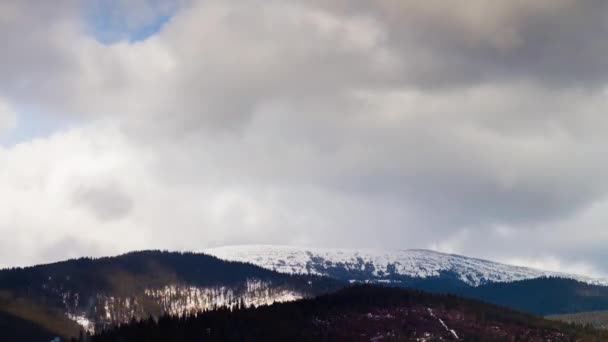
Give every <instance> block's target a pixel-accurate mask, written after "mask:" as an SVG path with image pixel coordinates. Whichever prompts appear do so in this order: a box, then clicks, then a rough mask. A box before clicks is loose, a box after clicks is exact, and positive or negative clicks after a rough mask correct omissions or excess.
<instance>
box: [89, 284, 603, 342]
mask: <svg viewBox="0 0 608 342" xmlns="http://www.w3.org/2000/svg"><path fill="white" fill-rule="evenodd" d="M201 338H202V339H203V340H204V341H383V340H390V341H436V340H447V341H450V340H462V341H606V340H608V332H602V331H597V330H594V329H591V328H582V327H578V326H572V325H567V324H564V323H561V322H553V321H549V320H545V319H543V318H541V317H537V316H533V315H530V314H525V313H520V312H516V311H512V310H510V309H506V308H503V307H498V306H494V305H491V304H485V303H482V302H479V301H476V300H467V299H463V298H459V297H455V296H450V295H439V294H429V293H425V292H420V291H417V290H408V289H398V288H385V287H376V286H356V287H352V288H347V289H344V290H341V291H339V292H338V293H335V294H330V295H324V296H320V297H318V298H315V299H309V300H302V301H297V302H291V303H281V304H275V305H272V306H267V307H260V308H257V309H256V308H241V307H236V308H233V310H230V309H227V308H222V309H219V310H216V311H212V312H204V313H200V314H198V315H188V316H187V317H181V318H178V317H168V316H167V317H162V318H160V319H159V320H158V321H156V320H153V319H148V320H143V321H140V322H132V323H131V324H128V325H123V326H121V327H118V328H116V329H113V330H109V331H105V332H101V333H100V334H98V335H96V336H93V337H92V339H91V341H93V342H118V341H121V342H127V341H149V342H155V341H163V342H164V341H174V342H194V341H200V340H201Z"/></svg>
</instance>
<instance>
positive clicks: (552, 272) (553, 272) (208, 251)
mask: <svg viewBox="0 0 608 342" xmlns="http://www.w3.org/2000/svg"><path fill="white" fill-rule="evenodd" d="M231 248H232V249H237V250H238V249H242V248H253V249H254V250H259V249H260V248H269V249H274V250H277V249H289V250H292V251H302V252H308V251H313V252H329V251H337V252H339V253H345V252H346V253H348V252H352V253H354V254H356V255H358V254H360V253H361V254H366V253H368V254H369V253H372V252H375V253H380V252H381V253H388V254H385V255H390V253H391V252H410V251H415V252H424V253H434V254H440V255H445V256H452V257H458V258H464V259H468V260H477V261H481V262H484V263H491V264H499V265H504V266H509V267H513V268H522V269H527V270H533V271H540V272H546V273H547V274H545V275H543V276H541V278H543V277H548V278H552V277H557V278H560V276H564V279H572V280H576V281H579V282H587V281H599V282H605V283H606V284H608V278H607V277H598V276H593V275H587V274H580V273H569V272H562V271H560V270H558V269H541V268H537V267H533V266H526V265H518V264H514V263H508V262H502V261H496V260H489V259H483V258H477V257H474V256H467V255H463V254H458V253H446V252H441V251H437V250H432V249H421V248H397V249H393V248H389V249H378V248H331V247H312V246H308V247H307V246H295V245H264V244H257V245H254V244H251V245H224V246H215V247H209V248H205V249H203V250H168V249H141V250H131V251H126V252H121V253H117V254H107V255H97V256H93V255H82V256H78V257H72V258H68V259H60V260H49V261H47V262H44V263H39V264H29V265H13V266H6V267H5V266H0V271H3V270H10V269H13V268H21V269H26V268H32V267H40V266H46V265H52V264H57V263H63V262H68V261H73V260H79V259H90V260H98V259H111V258H119V257H122V256H127V255H131V254H137V253H146V252H159V253H169V254H171V253H189V254H199V255H206V256H211V257H215V258H218V259H220V260H224V261H230V262H246V263H252V264H253V265H256V266H259V265H257V264H256V263H253V262H251V261H249V260H248V261H239V260H237V259H230V258H224V257H222V256H220V255H216V254H213V252H217V251H218V250H221V249H231ZM260 267H262V268H267V267H264V266H260ZM573 276H574V277H576V278H572V277H573ZM531 279H534V278H531ZM590 284H592V283H590Z"/></svg>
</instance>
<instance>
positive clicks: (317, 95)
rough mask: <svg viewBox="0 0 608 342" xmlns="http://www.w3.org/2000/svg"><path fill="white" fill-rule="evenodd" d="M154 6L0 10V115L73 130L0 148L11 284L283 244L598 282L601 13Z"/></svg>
mask: <svg viewBox="0 0 608 342" xmlns="http://www.w3.org/2000/svg"><path fill="white" fill-rule="evenodd" d="M167 4H168V3H167V2H155V1H152V2H150V1H138V2H121V1H112V2H107V3H106V2H104V4H103V6H102V7H103V8H101V9H99V8H97V7H95V6H100V3H96V4H94V5H91V6H93V7H83V6H82V5H80V4H77V3H76V2H73V1H60V2H57V4H54V6H48V7H47V6H46V5H39V4H38V3H37V2H33V1H23V2H19V3H16V2H14V3H10V2H8V3H6V4H5V3H3V4H2V5H0V6H2V8H0V13H2V16H0V27H1V28H2V30H0V38H2V40H3V41H4V42H6V53H4V54H2V55H1V56H0V72H1V73H2V74H3V79H2V80H0V96H2V98H3V99H6V103H10V104H11V106H12V108H19V109H20V111H21V108H25V109H27V110H31V111H35V112H37V113H44V114H45V115H46V116H48V117H49V118H50V119H49V120H56V121H58V122H62V123H65V122H67V123H69V124H65V125H60V126H58V127H60V128H58V129H57V131H56V132H54V133H53V134H50V135H47V136H40V137H35V138H31V139H30V138H27V139H26V140H24V141H20V142H18V143H15V144H12V145H10V146H5V147H0V187H1V188H2V189H3V196H2V198H0V207H3V208H6V210H3V211H2V212H0V230H1V231H2V232H6V234H11V236H14V237H15V238H14V241H13V244H14V246H16V247H8V246H6V248H8V251H15V252H14V253H12V252H11V253H6V255H0V263H2V264H5V265H8V264H15V263H17V264H23V263H31V262H40V261H45V260H48V259H53V258H57V259H59V258H61V257H65V256H72V255H74V254H77V253H82V252H83V251H84V252H86V250H87V248H88V247H87V246H94V247H91V254H98V253H99V254H108V253H113V252H116V251H126V250H130V249H142V248H168V249H193V250H198V249H202V248H204V247H207V246H211V245H219V244H232V243H284V244H308V245H317V246H340V247H387V248H403V247H432V248H436V249H442V250H449V251H452V252H459V253H464V254H470V255H474V256H481V257H488V258H496V259H500V260H526V261H527V262H530V263H533V262H535V261H534V260H541V261H542V260H552V262H553V261H555V262H553V263H552V265H553V266H555V265H558V266H560V265H566V263H563V262H562V261H561V260H568V259H569V258H571V257H572V255H576V253H582V251H587V252H586V253H585V254H584V255H585V256H584V258H582V259H581V260H577V265H578V264H580V265H586V266H585V268H584V269H581V271H584V272H598V273H601V272H603V273H605V272H606V271H605V270H606V269H608V268H607V267H608V265H605V264H603V263H602V261H601V260H603V259H602V257H603V256H602V252H601V251H602V250H603V248H602V244H601V243H599V242H598V241H601V242H606V241H608V240H607V239H608V237H606V236H604V235H605V234H603V233H601V229H600V227H601V226H602V224H603V223H604V222H606V218H605V217H604V215H601V210H599V209H597V206H598V205H601V203H604V202H605V197H606V194H607V192H608V182H606V181H605V180H603V179H604V178H605V177H603V174H604V173H605V172H604V171H605V170H606V169H607V167H608V164H607V162H605V158H603V154H604V152H605V151H604V150H605V148H604V147H605V145H606V142H607V141H606V140H607V139H606V135H605V132H606V129H607V128H608V119H607V118H606V117H605V115H604V114H603V113H604V112H605V110H604V108H605V107H606V101H607V97H606V96H607V93H606V87H605V84H606V78H607V76H608V75H606V73H605V70H608V69H606V68H605V58H602V56H604V55H605V52H606V51H605V49H606V44H605V42H604V39H603V38H602V37H603V36H604V35H605V34H606V30H607V29H608V26H607V25H606V22H605V19H604V18H603V17H602V15H601V13H604V7H605V5H604V3H603V2H599V1H588V2H577V1H570V0H559V1H537V2H534V3H530V2H528V1H511V2H508V3H504V4H499V5H496V4H492V6H490V5H489V4H488V3H487V2H485V1H481V0H480V1H477V0H469V1H466V2H464V3H463V4H461V5H460V6H458V7H457V8H454V7H453V6H451V7H449V8H448V7H446V6H445V4H444V3H443V2H439V1H426V2H424V3H421V2H419V1H392V0H380V1H376V2H373V3H372V2H367V1H334V2H331V3H328V2H325V1H323V2H319V1H306V2H304V1H298V0H292V1H264V2H262V1H251V2H237V1H213V0H210V1H186V2H181V1H180V2H176V3H171V4H168V5H167ZM91 15H93V16H97V17H93V18H92V17H91ZM159 18H160V19H162V25H160V24H159V23H160V22H159ZM100 22H101V23H105V24H104V25H101V26H99V25H98V24H99V23H100ZM96 25H97V26H96ZM91 27H93V30H92V29H91ZM150 27H153V29H150V30H147V31H146V34H145V35H142V36H139V37H138V38H137V39H133V32H136V31H137V32H139V30H141V29H142V28H150ZM96 30H97V31H96ZM99 30H101V31H99ZM104 30H105V31H104ZM104 32H105V33H104ZM100 34H101V35H102V36H100ZM103 34H107V35H108V36H106V37H105V38H104V37H103ZM110 36H111V39H106V38H107V37H110ZM24 42H26V43H24ZM3 117H9V118H10V117H11V115H8V116H7V115H6V114H5V115H2V112H1V111H0V127H2V124H1V123H2V122H7V121H2V120H3V119H2V118H3ZM5 126H6V125H5ZM31 212H36V213H37V215H31ZM496 227H500V228H499V229H498V228H496ZM575 228H576V229H578V230H582V231H584V232H585V234H582V235H580V234H579V235H577V238H576V239H572V238H571V236H572V235H573V234H574V229H575ZM117 235H120V236H121V239H120V241H118V242H116V241H115V240H116V239H115V236H117ZM33 237H36V238H35V239H34V238H33ZM66 241H67V242H66ZM479 241H484V243H483V244H481V243H479ZM72 244H73V245H74V248H73V249H72V250H70V248H69V247H67V249H66V250H64V248H63V247H64V246H70V245H72ZM53 246H59V247H53ZM17 250H19V252H17ZM25 251H27V252H25ZM581 255H583V254H581ZM560 267H561V266H560ZM564 267H566V266H564Z"/></svg>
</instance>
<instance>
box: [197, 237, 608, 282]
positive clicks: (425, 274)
mask: <svg viewBox="0 0 608 342" xmlns="http://www.w3.org/2000/svg"><path fill="white" fill-rule="evenodd" d="M203 252H204V253H206V254H210V255H214V256H216V257H218V258H221V259H225V260H231V261H241V262H250V263H252V264H255V265H258V266H260V267H264V268H267V269H271V270H275V271H278V272H282V273H302V274H317V275H331V274H330V272H329V270H330V269H332V268H333V269H335V268H336V267H337V268H340V269H341V270H343V271H344V272H346V273H347V274H349V276H351V278H350V279H352V280H355V281H367V280H370V281H376V282H382V281H390V279H391V276H393V277H394V276H395V275H397V276H406V277H412V278H430V277H438V276H440V275H441V274H442V273H454V274H456V275H457V276H458V277H459V278H460V280H462V281H463V282H465V283H467V284H469V285H472V286H479V285H483V284H486V283H491V282H511V281H518V280H525V279H533V278H539V277H544V276H553V277H561V278H569V279H576V280H578V281H581V282H585V283H589V284H594V285H605V286H608V280H606V279H596V278H590V277H585V276H578V275H572V274H566V273H559V272H550V271H542V270H537V269H533V268H527V267H520V266H512V265H506V264H501V263H497V262H492V261H488V260H482V259H475V258H469V257H465V256H460V255H454V254H445V253H440V252H435V251H430V250H422V249H402V250H370V249H364V250H349V249H321V248H300V247H290V246H265V245H244V246H226V247H218V248H210V249H206V250H204V251H203ZM362 276H363V277H365V278H366V279H363V278H361V277H362ZM350 279H349V280H350Z"/></svg>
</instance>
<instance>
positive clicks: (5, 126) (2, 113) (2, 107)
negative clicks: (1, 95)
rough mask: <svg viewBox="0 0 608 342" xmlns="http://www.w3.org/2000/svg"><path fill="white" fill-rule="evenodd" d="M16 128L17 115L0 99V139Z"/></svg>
mask: <svg viewBox="0 0 608 342" xmlns="http://www.w3.org/2000/svg"><path fill="white" fill-rule="evenodd" d="M16 126H17V114H16V113H15V112H14V111H13V109H12V108H11V107H10V106H9V104H8V103H6V102H4V101H2V99H0V137H2V136H3V135H4V134H6V133H7V132H8V131H10V130H12V129H14V128H15V127H16Z"/></svg>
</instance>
